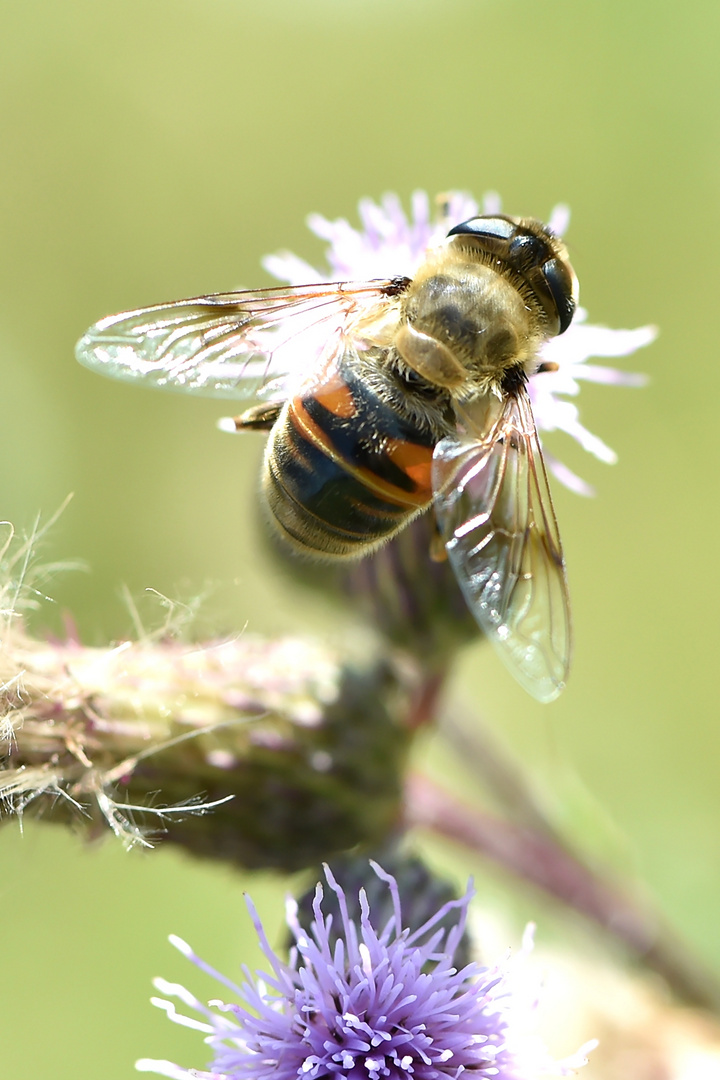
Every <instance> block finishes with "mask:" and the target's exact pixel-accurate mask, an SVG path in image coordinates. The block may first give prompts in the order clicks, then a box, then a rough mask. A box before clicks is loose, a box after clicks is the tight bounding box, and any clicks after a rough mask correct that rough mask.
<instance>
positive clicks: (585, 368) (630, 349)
mask: <svg viewBox="0 0 720 1080" xmlns="http://www.w3.org/2000/svg"><path fill="white" fill-rule="evenodd" d="M501 209H502V203H501V200H500V196H499V195H497V194H496V193H495V192H489V193H488V194H486V195H485V196H484V198H483V200H482V202H481V204H480V205H478V203H477V202H476V201H475V200H474V199H473V198H472V197H471V196H470V195H468V194H466V193H464V192H460V191H451V192H447V193H445V194H443V195H439V196H437V198H436V199H435V207H434V212H433V208H432V207H431V203H430V199H429V198H428V195H427V194H426V193H425V192H424V191H416V192H414V193H413V195H412V196H411V200H410V214H409V215H408V214H406V212H405V211H404V210H403V207H402V203H401V202H400V199H399V198H398V197H397V195H394V194H387V195H384V196H383V197H382V199H381V200H380V202H379V203H375V202H373V201H372V200H370V199H363V200H361V202H360V204H359V207H358V210H359V217H360V225H361V227H360V229H356V228H354V227H353V226H352V225H351V224H350V223H349V222H348V221H346V220H345V219H344V218H338V219H337V220H336V221H329V220H328V219H327V218H324V217H322V216H321V215H320V214H311V215H310V217H309V218H308V225H309V227H310V229H311V230H312V232H314V233H315V235H316V236H318V237H320V239H321V240H325V241H326V242H327V244H328V247H327V249H326V252H325V256H326V258H327V261H328V264H329V267H330V270H329V272H328V271H327V270H325V271H321V270H318V269H316V268H315V267H314V266H311V265H310V264H309V263H307V262H305V261H304V260H303V259H300V258H298V257H297V256H296V255H293V254H291V253H289V252H281V253H279V254H276V255H268V256H267V257H266V258H265V259H263V266H264V267H265V269H266V270H268V271H269V272H270V273H271V274H273V275H274V277H276V278H278V279H279V280H280V281H285V282H288V283H289V284H291V285H301V284H312V283H314V282H321V281H327V280H328V277H330V278H331V279H332V280H338V281H340V280H345V281H359V280H365V279H368V280H370V279H372V278H386V277H395V276H407V277H412V276H413V274H414V272H415V270H416V269H417V267H418V265H419V263H420V262H421V261H422V259H423V257H424V255H425V253H426V252H427V250H428V248H432V247H435V246H436V245H438V244H440V243H442V241H443V240H444V239H445V237H446V235H447V232H448V230H449V229H450V228H451V227H452V226H453V225H457V224H458V223H459V222H461V221H465V220H467V219H469V218H471V217H474V216H475V215H476V214H478V213H481V214H498V213H500V212H501ZM569 223H570V210H569V208H568V207H567V206H565V205H564V204H559V205H557V206H555V207H554V209H553V210H551V212H550V215H549V218H548V225H549V228H550V230H551V231H552V232H553V233H554V234H555V235H557V236H563V235H564V233H565V232H566V230H567V228H568V225H569ZM656 336H657V331H656V330H655V328H654V327H652V326H643V327H639V328H638V329H636V330H612V329H610V328H609V327H605V326H596V325H593V324H591V323H588V322H587V313H586V312H585V311H584V310H583V309H578V310H577V311H576V313H575V317H574V318H573V321H572V323H571V324H570V327H569V328H568V329H567V330H566V331H565V333H564V334H561V335H560V336H559V337H554V338H551V339H550V340H549V341H548V342H547V343H546V344H545V345H544V346H543V347H542V349H541V351H540V355H539V357H538V359H539V361H540V365H539V366H540V369H541V370H539V371H538V373H537V374H536V375H534V376H532V377H531V379H530V386H529V390H530V399H531V401H532V406H533V414H534V417H535V423H536V425H537V427H538V429H539V431H540V432H543V431H564V432H565V433H566V434H567V435H570V436H571V437H572V438H574V439H575V440H576V441H577V442H579V443H580V445H581V446H582V447H583V449H584V450H587V451H588V453H590V454H593V455H594V456H595V457H597V458H598V459H599V460H600V461H604V462H606V463H607V464H613V463H614V462H615V460H616V456H615V453H614V452H613V451H612V450H611V449H610V447H608V446H606V444H605V443H604V442H603V441H602V439H600V438H598V436H596V435H593V434H592V433H591V432H590V431H588V430H587V428H585V427H584V426H583V425H582V424H581V423H580V420H579V410H578V408H577V406H576V405H575V404H574V403H573V402H571V401H567V400H566V398H567V397H574V396H576V395H577V394H578V393H579V390H580V387H579V382H580V381H581V380H585V381H586V382H596V383H604V384H606V385H614V386H642V385H644V383H645V381H646V380H645V378H644V376H642V375H637V374H632V373H629V372H623V371H620V370H617V369H615V368H611V367H603V366H599V365H594V364H588V363H587V362H586V361H587V360H588V359H589V358H590V357H594V356H602V357H621V356H629V355H630V354H631V353H634V352H635V351H636V349H639V348H642V347H643V346H645V345H649V344H650V343H651V342H652V341H654V339H655V337H656ZM545 461H546V463H547V465H548V468H549V469H550V470H551V471H552V472H553V473H554V474H555V476H556V477H557V479H558V480H559V481H560V482H561V483H562V484H564V485H565V486H566V487H568V488H570V490H572V491H575V492H576V493H578V494H581V495H591V494H592V493H593V492H592V488H591V487H590V486H589V485H588V484H587V483H586V482H585V481H584V480H582V479H581V478H580V477H578V476H576V475H575V474H574V473H573V472H572V471H571V470H570V469H569V468H568V467H567V466H566V465H564V464H563V463H562V462H560V461H558V460H557V459H556V458H555V457H554V456H553V455H552V454H549V453H547V451H545Z"/></svg>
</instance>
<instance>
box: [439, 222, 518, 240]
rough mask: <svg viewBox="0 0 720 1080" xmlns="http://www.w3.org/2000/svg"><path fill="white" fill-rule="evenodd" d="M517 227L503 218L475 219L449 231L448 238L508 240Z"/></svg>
mask: <svg viewBox="0 0 720 1080" xmlns="http://www.w3.org/2000/svg"><path fill="white" fill-rule="evenodd" d="M516 231H517V227H516V225H515V223H514V222H512V221H508V220H507V218H503V217H475V218H470V219H469V221H463V222H461V224H460V225H456V226H455V227H454V228H452V229H451V230H450V232H449V233H448V236H488V237H492V239H493V240H510V238H511V237H512V236H514V235H515V232H516Z"/></svg>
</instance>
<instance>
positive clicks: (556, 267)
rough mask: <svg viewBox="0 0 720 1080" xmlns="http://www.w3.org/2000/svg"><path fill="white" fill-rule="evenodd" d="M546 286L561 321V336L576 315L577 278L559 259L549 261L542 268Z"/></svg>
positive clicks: (559, 331)
mask: <svg viewBox="0 0 720 1080" xmlns="http://www.w3.org/2000/svg"><path fill="white" fill-rule="evenodd" d="M542 275H543V278H544V279H545V284H546V285H547V287H548V289H549V290H550V295H551V296H552V298H553V301H554V303H555V307H556V308H557V313H558V319H559V321H560V329H559V330H558V333H559V334H563V333H564V332H565V331H566V330H567V328H568V326H569V325H570V323H571V322H572V318H573V315H574V314H575V307H576V305H577V299H576V296H575V277H574V275H573V274H572V273H570V272H569V271H568V269H567V267H566V266H565V265H564V264H563V263H561V262H560V260H559V259H548V261H547V262H546V263H545V264H544V266H543V268H542Z"/></svg>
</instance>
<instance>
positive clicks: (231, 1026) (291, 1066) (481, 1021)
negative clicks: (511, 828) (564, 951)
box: [136, 864, 583, 1080]
mask: <svg viewBox="0 0 720 1080" xmlns="http://www.w3.org/2000/svg"><path fill="white" fill-rule="evenodd" d="M371 865H372V866H373V869H374V871H375V873H376V874H377V875H378V877H379V878H380V879H381V881H383V882H384V883H385V885H386V886H387V889H388V892H389V895H390V899H391V910H392V915H391V917H390V918H389V919H387V920H386V922H385V925H384V926H381V927H378V926H375V925H374V921H373V916H372V912H371V910H370V906H369V904H368V901H367V897H366V895H365V892H364V890H360V893H359V896H358V907H359V912H360V914H359V917H357V918H356V919H353V918H351V916H350V914H349V906H348V902H347V898H346V896H345V893H344V892H343V890H342V888H341V887H340V886H339V884H338V883H337V881H336V880H335V878H334V876H333V874H332V873H331V871H330V870H329V868H327V867H326V870H325V875H326V879H327V884H328V886H329V888H330V889H331V890H332V892H333V893H334V894H335V903H334V907H335V911H336V916H337V912H339V919H338V922H339V923H340V924H341V932H340V933H338V928H337V927H336V928H335V930H334V931H333V925H332V924H333V916H332V915H330V914H328V913H326V911H325V910H324V906H323V898H324V894H323V887H322V886H321V885H318V886H317V889H316V893H315V900H314V904H313V911H314V920H313V922H312V926H311V929H310V932H309V933H306V932H305V931H304V930H303V929H302V928H301V926H300V923H299V922H298V917H297V907H296V905H295V904H294V902H292V901H290V902H289V903H288V906H287V921H288V925H289V927H290V930H291V932H292V934H293V937H294V940H295V946H294V948H293V949H292V950H291V954H290V959H289V961H288V962H287V963H286V962H284V961H282V960H281V959H280V958H279V957H278V956H277V955H276V954H275V952H274V951H273V950H272V948H271V947H270V944H269V942H268V940H267V937H266V935H265V931H264V929H263V927H262V924H261V922H260V920H259V918H258V916H257V913H256V912H255V909H254V907H253V905H252V903H251V902H250V901H249V900H248V907H249V910H250V915H251V918H252V920H253V923H254V925H255V929H256V931H257V934H258V938H259V941H260V945H261V948H262V951H263V953H264V955H265V958H266V960H267V962H268V965H269V970H268V972H267V973H263V974H258V975H257V976H256V977H255V978H253V977H252V976H251V974H250V972H249V971H248V970H247V969H245V970H244V979H243V981H242V983H241V984H240V985H236V984H235V983H233V982H232V981H231V980H229V979H227V978H226V977H225V976H224V975H221V974H220V973H219V972H217V971H215V970H214V969H212V968H210V967H209V966H208V965H207V964H205V963H204V962H203V961H202V960H200V959H199V958H198V957H197V956H196V955H195V954H194V953H193V952H192V951H191V950H190V948H189V947H188V946H187V945H186V944H185V943H184V942H182V941H180V940H179V939H171V940H173V943H174V944H176V945H177V947H178V948H180V950H181V952H182V953H183V955H185V956H186V957H188V958H189V959H190V960H192V962H193V963H194V964H195V965H196V966H197V967H199V968H200V969H201V970H203V971H205V972H207V973H209V974H210V975H212V976H213V977H214V978H216V979H217V980H218V982H220V983H222V985H223V986H224V987H225V988H226V989H227V990H229V991H230V993H231V995H232V1000H221V1001H211V1002H210V1003H209V1005H207V1006H206V1005H204V1004H203V1003H202V1002H200V1001H199V1000H198V999H197V998H195V997H194V995H192V994H191V993H190V992H189V991H187V990H186V989H185V988H184V987H182V986H178V985H176V984H172V983H167V982H165V981H164V980H157V981H156V986H157V987H158V989H159V990H161V992H163V993H165V994H168V995H170V996H172V997H174V998H177V999H179V1000H180V1001H181V1002H182V1004H183V1005H184V1006H186V1007H189V1008H191V1009H192V1010H193V1011H194V1012H195V1013H196V1014H198V1015H199V1017H200V1019H195V1018H192V1017H187V1016H184V1015H182V1014H180V1013H178V1012H176V1010H175V1006H174V1005H173V1004H172V1002H170V1001H168V1000H166V999H164V998H157V999H153V1003H154V1004H156V1005H158V1006H159V1007H160V1008H162V1009H163V1010H164V1011H165V1012H166V1013H167V1015H168V1017H169V1018H170V1019H171V1020H173V1021H174V1022H176V1023H179V1024H183V1025H185V1026H191V1027H195V1028H196V1029H197V1030H199V1031H201V1032H203V1033H204V1034H205V1036H206V1038H205V1042H206V1043H207V1044H208V1046H209V1047H210V1048H211V1051H212V1054H213V1059H212V1062H211V1063H210V1065H209V1066H208V1070H207V1071H206V1072H199V1071H197V1070H193V1069H184V1068H182V1067H180V1066H178V1065H176V1064H174V1063H172V1062H168V1061H157V1060H151V1059H143V1060H141V1061H139V1062H137V1066H136V1067H137V1069H138V1070H139V1071H141V1072H154V1073H156V1074H159V1075H161V1076H168V1077H173V1078H175V1080H191V1078H196V1080H197V1078H198V1077H205V1078H208V1080H209V1078H212V1080H229V1078H231V1077H246V1078H247V1080H271V1078H272V1080H295V1078H298V1077H307V1078H308V1080H320V1078H323V1077H327V1076H335V1077H338V1078H342V1077H347V1078H348V1080H408V1077H414V1078H416V1080H450V1078H452V1080H456V1078H457V1077H459V1075H460V1074H461V1073H462V1072H465V1071H466V1070H470V1071H471V1072H472V1073H473V1075H474V1076H476V1077H478V1078H479V1080H482V1078H483V1077H487V1078H490V1077H495V1078H497V1080H525V1078H527V1080H531V1078H536V1077H539V1076H540V1075H546V1074H547V1075H556V1076H557V1075H565V1074H566V1073H567V1072H568V1071H570V1069H571V1068H577V1067H578V1066H579V1065H580V1064H582V1063H583V1061H582V1060H581V1058H579V1057H578V1055H575V1056H574V1057H573V1058H572V1059H568V1060H567V1061H566V1062H554V1061H552V1060H551V1059H550V1057H549V1056H548V1054H547V1052H546V1051H545V1050H544V1048H543V1047H541V1046H539V1045H538V1043H537V1041H536V1040H535V1039H534V1037H533V1036H532V1035H531V1034H529V1033H526V1030H525V1023H526V1019H527V1018H525V1020H523V1019H522V1017H521V1013H522V1011H523V1007H522V1006H521V1002H522V1000H523V994H522V992H521V991H522V987H521V986H520V981H521V980H520V976H519V973H518V972H517V970H516V969H517V964H518V960H522V959H523V958H524V955H525V953H526V952H527V951H528V949H529V947H530V946H529V941H526V942H525V943H524V945H523V949H522V950H521V952H520V956H519V957H518V958H513V959H507V958H506V959H505V960H503V961H502V962H501V963H499V964H497V965H495V966H493V967H482V966H480V965H479V964H477V963H470V964H466V965H465V966H463V967H461V968H460V969H458V968H457V967H455V966H454V963H453V958H454V955H455V953H456V950H457V949H458V946H459V944H460V942H461V940H462V937H463V933H464V929H465V922H466V918H467V912H468V905H469V903H470V900H471V898H472V895H473V890H472V888H471V887H468V890H467V892H466V893H465V895H464V896H463V897H462V898H460V899H459V900H451V901H448V902H447V903H445V904H443V905H442V906H441V907H440V908H439V909H438V910H437V911H436V912H435V913H434V914H433V915H432V916H431V917H430V918H429V919H428V920H427V921H426V922H425V923H423V925H422V926H420V927H419V928H417V929H414V930H410V929H409V928H408V927H404V926H403V916H402V910H401V901H400V894H399V889H398V885H397V882H396V880H395V878H393V877H392V876H390V875H389V874H386V873H385V872H384V871H383V870H382V869H381V868H380V867H379V866H377V865H376V864H371ZM449 914H453V915H454V920H455V921H454V922H453V921H452V920H450V923H449V924H448V915H449ZM331 933H332V935H333V936H331ZM333 941H334V944H333ZM530 1011H531V1010H530ZM528 1031H529V1029H528Z"/></svg>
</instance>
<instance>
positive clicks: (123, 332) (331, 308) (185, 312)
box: [75, 279, 404, 401]
mask: <svg viewBox="0 0 720 1080" xmlns="http://www.w3.org/2000/svg"><path fill="white" fill-rule="evenodd" d="M403 287H404V286H403V284H402V283H401V282H400V279H394V280H379V281H370V282H361V283H352V282H340V283H334V284H330V285H308V286H295V287H292V288H288V287H284V288H278V289H260V290H258V291H257V292H236V293H216V294H214V295H212V296H200V297H197V298H196V299H193V300H178V301H176V302H174V303H171V304H158V305H156V306H155V307H148V308H141V309H140V310H138V311H126V312H122V313H121V314H119V315H109V316H108V317H107V318H105V319H101V320H100V322H97V323H95V325H94V326H91V327H90V329H89V330H88V331H87V333H86V334H84V335H83V337H81V338H80V341H79V342H78V343H77V346H76V350H75V351H76V355H77V358H78V360H79V361H80V363H81V364H84V365H85V366H86V367H89V368H92V370H93V371H98V372H100V373H102V374H104V375H110V376H112V377H113V378H116V379H123V380H125V381H127V382H136V381H137V382H143V383H144V384H145V385H150V386H158V387H164V388H166V389H170V390H181V391H185V392H188V393H197V394H204V395H207V396H210V397H222V398H249V397H256V398H259V399H261V400H263V401H280V400H282V399H283V398H285V397H288V396H289V394H290V393H291V391H292V388H293V386H294V385H295V384H296V383H297V384H300V383H301V382H303V381H305V380H307V378H308V374H309V372H311V371H312V369H313V365H314V364H315V362H316V361H317V360H318V358H319V357H320V356H321V355H322V354H323V352H324V350H325V346H326V345H327V343H328V342H329V340H330V339H331V338H338V337H340V338H341V337H343V336H344V335H345V334H348V333H350V331H351V327H352V326H353V324H354V323H355V322H356V321H357V320H358V319H360V318H361V317H364V316H368V314H369V313H371V312H372V311H373V309H374V308H377V309H378V312H379V313H382V310H383V307H384V306H385V305H388V304H390V303H391V302H392V298H393V297H394V296H397V295H398V293H399V292H400V291H402V288H403Z"/></svg>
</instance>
